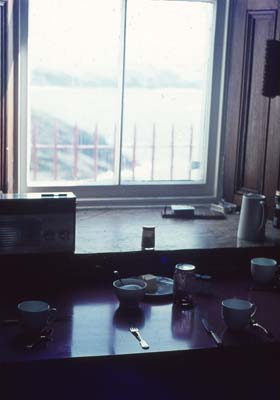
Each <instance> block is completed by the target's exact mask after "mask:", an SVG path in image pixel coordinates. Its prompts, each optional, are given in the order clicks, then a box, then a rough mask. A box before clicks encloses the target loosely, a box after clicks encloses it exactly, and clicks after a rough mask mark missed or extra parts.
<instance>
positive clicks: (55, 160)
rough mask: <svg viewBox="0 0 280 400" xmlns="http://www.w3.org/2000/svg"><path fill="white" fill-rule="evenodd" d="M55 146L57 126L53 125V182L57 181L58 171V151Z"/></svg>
mask: <svg viewBox="0 0 280 400" xmlns="http://www.w3.org/2000/svg"><path fill="white" fill-rule="evenodd" d="M57 144H58V129H57V124H55V128H54V155H53V174H54V180H57V171H58V151H57Z"/></svg>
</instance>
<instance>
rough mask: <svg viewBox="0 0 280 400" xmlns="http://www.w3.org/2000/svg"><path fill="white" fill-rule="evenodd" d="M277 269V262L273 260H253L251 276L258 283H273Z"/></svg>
mask: <svg viewBox="0 0 280 400" xmlns="http://www.w3.org/2000/svg"><path fill="white" fill-rule="evenodd" d="M277 269H278V265H277V261H275V260H273V259H272V258H264V257H258V258H253V259H252V260H251V275H252V278H253V280H254V281H256V282H259V283H269V282H271V281H272V280H273V278H274V276H275V273H276V271H277Z"/></svg>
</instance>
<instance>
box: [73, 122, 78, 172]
mask: <svg viewBox="0 0 280 400" xmlns="http://www.w3.org/2000/svg"><path fill="white" fill-rule="evenodd" d="M78 146H79V130H78V127H77V125H75V128H74V168H73V177H74V179H77V176H78Z"/></svg>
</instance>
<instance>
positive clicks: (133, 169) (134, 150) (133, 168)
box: [132, 124, 137, 181]
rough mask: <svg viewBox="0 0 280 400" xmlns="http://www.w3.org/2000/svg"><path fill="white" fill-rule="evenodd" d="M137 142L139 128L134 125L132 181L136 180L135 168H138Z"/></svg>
mask: <svg viewBox="0 0 280 400" xmlns="http://www.w3.org/2000/svg"><path fill="white" fill-rule="evenodd" d="M136 142H137V128H136V124H134V136H133V147H132V180H133V181H134V180H135V167H136Z"/></svg>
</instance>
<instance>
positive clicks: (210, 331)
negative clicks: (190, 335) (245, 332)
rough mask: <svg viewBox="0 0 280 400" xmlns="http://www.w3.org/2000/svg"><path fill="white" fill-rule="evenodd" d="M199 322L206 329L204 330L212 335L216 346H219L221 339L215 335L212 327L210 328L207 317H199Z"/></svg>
mask: <svg viewBox="0 0 280 400" xmlns="http://www.w3.org/2000/svg"><path fill="white" fill-rule="evenodd" d="M201 323H202V325H203V327H204V329H205V330H206V332H207V333H208V334H209V335H211V336H212V338H213V339H214V341H215V343H216V344H217V345H218V346H221V345H222V344H223V342H222V339H221V338H220V337H219V336H218V335H217V333H215V332H214V331H213V329H212V328H211V326H210V325H209V323H208V321H207V319H205V318H201Z"/></svg>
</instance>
